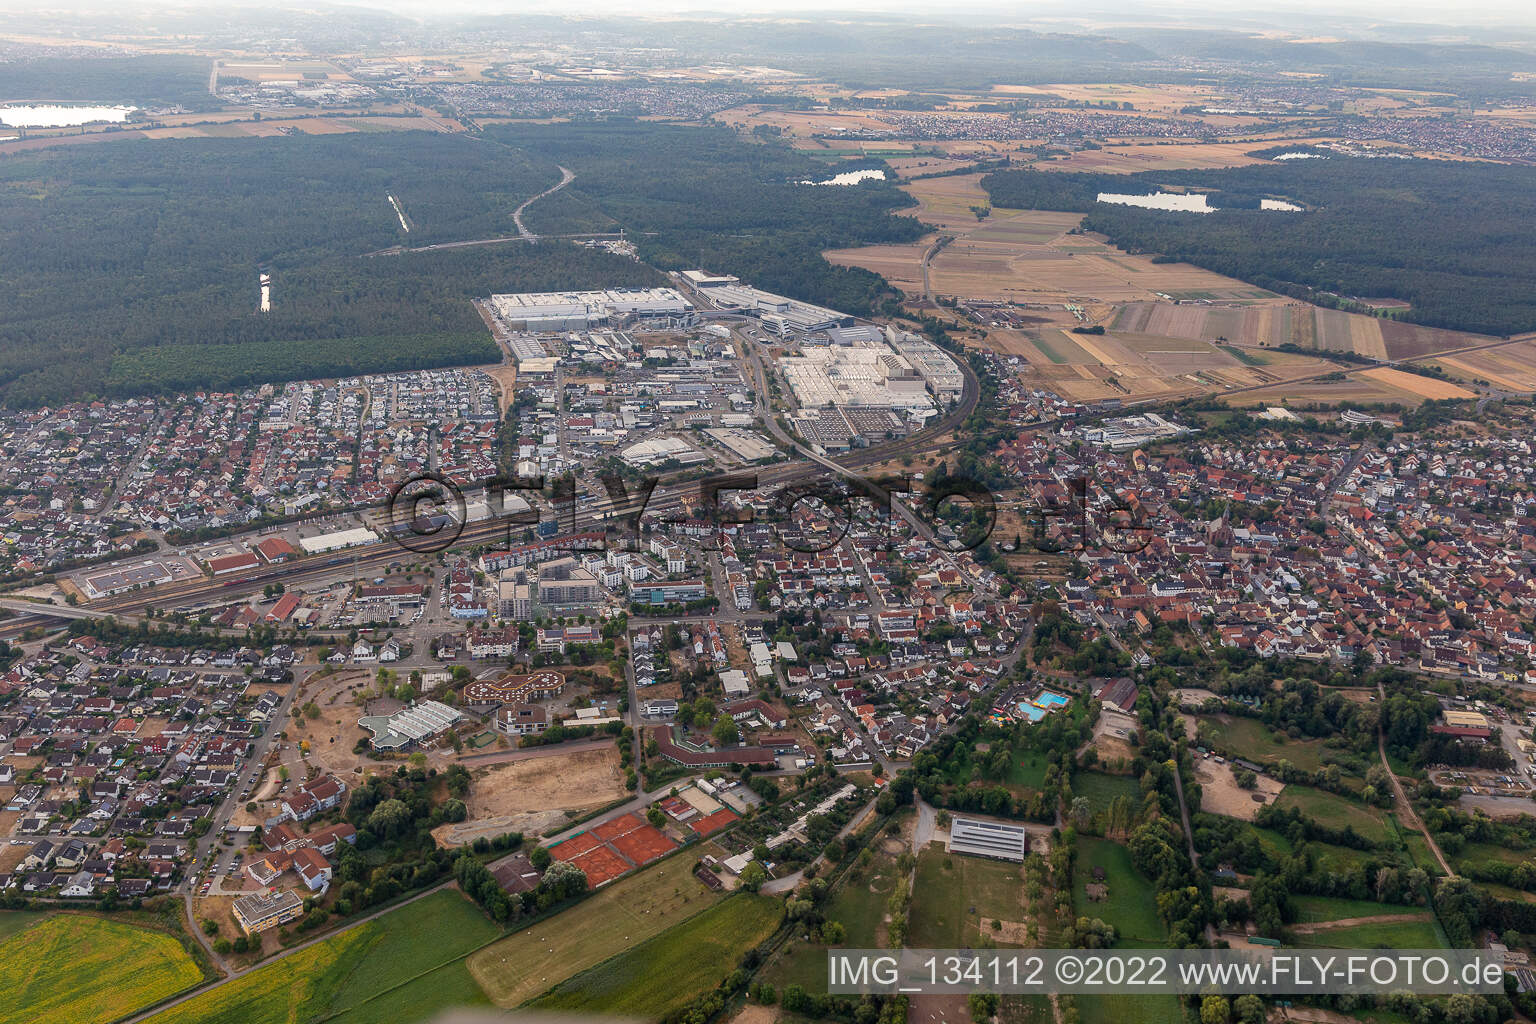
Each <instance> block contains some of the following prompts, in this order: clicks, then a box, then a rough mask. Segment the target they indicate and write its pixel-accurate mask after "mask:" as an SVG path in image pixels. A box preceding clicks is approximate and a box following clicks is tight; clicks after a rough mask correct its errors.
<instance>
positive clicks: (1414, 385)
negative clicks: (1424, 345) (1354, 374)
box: [1360, 366, 1477, 401]
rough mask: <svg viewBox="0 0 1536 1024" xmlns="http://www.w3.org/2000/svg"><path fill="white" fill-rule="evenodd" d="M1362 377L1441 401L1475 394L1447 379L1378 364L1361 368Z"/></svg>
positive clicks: (1471, 396) (1421, 396)
mask: <svg viewBox="0 0 1536 1024" xmlns="http://www.w3.org/2000/svg"><path fill="white" fill-rule="evenodd" d="M1360 376H1362V377H1369V378H1370V379H1372V380H1375V381H1380V382H1381V383H1383V384H1385V385H1387V386H1388V387H1393V388H1397V389H1398V390H1399V391H1406V392H1408V393H1409V394H1413V395H1417V396H1418V397H1420V398H1428V399H1432V400H1434V401H1441V400H1444V399H1447V398H1476V397H1477V394H1476V392H1473V391H1468V390H1467V389H1466V388H1464V387H1461V386H1459V385H1456V384H1452V383H1450V382H1449V381H1444V380H1436V379H1435V378H1433V377H1424V376H1421V375H1419V374H1417V373H1408V372H1407V371H1405V370H1398V369H1394V368H1393V367H1390V366H1378V367H1376V368H1375V369H1371V370H1362V371H1361V373H1360Z"/></svg>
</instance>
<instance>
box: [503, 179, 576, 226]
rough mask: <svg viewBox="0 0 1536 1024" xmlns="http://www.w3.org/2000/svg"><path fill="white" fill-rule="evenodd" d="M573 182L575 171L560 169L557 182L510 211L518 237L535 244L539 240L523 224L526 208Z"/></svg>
mask: <svg viewBox="0 0 1536 1024" xmlns="http://www.w3.org/2000/svg"><path fill="white" fill-rule="evenodd" d="M575 180H576V172H575V171H573V170H571V169H570V168H568V167H561V168H560V181H559V182H557V183H556V184H554V185H552V186H550V187H549V188H547V189H545V190H544V191H543V192H540V193H539V194H538V195H536V196H534V197H533V198H532V199H524V200H523V205H521V206H519V207H518V208H517V209H515V210H513V211H512V223H513V224H516V225H517V233H518V235H519V236H521V237H523V238H526V239H527V240H528V241H530V242H537V241H538V240H539V236H538V235H536V234H534V233H533V232H532V231H529V230H528V226H527V225H526V224H524V223H523V211H524V210H526V209H528V207H530V206H532V205H533V204H534V203H536V202H538V201H539V200H540V199H543V198H544V197H545V196H549V195H554V194H555V193H556V192H559V191H560V190H561V189H563V188H565V186H567V185H569V184H570V183H571V182H573V181H575Z"/></svg>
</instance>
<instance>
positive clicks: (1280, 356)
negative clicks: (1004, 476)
mask: <svg viewBox="0 0 1536 1024" xmlns="http://www.w3.org/2000/svg"><path fill="white" fill-rule="evenodd" d="M987 344H988V345H989V346H991V347H992V348H993V349H994V350H995V351H997V352H999V353H1002V354H1005V355H1012V356H1019V357H1021V358H1022V359H1024V360H1026V361H1027V363H1028V364H1029V365H1028V367H1027V369H1026V370H1025V371H1024V373H1023V377H1024V378H1025V379H1026V380H1027V381H1028V382H1029V383H1031V384H1033V385H1036V386H1042V387H1045V388H1048V389H1049V390H1051V391H1054V392H1056V393H1057V394H1060V395H1062V396H1063V397H1065V398H1071V399H1074V400H1077V401H1095V400H1098V399H1103V398H1119V399H1122V400H1125V401H1138V400H1141V399H1172V398H1180V397H1186V396H1192V395H1202V394H1216V395H1220V394H1225V393H1228V392H1233V391H1240V390H1242V389H1247V388H1255V387H1262V386H1264V385H1266V384H1272V383H1273V384H1278V383H1280V382H1282V381H1285V380H1288V379H1292V378H1295V377H1304V376H1312V375H1317V374H1323V373H1328V372H1329V371H1330V370H1331V369H1332V367H1331V365H1330V364H1329V363H1326V362H1324V361H1323V360H1321V359H1315V358H1312V357H1310V356H1301V355H1293V354H1290V353H1281V352H1264V353H1253V352H1245V351H1241V350H1237V349H1234V348H1232V347H1230V346H1223V345H1217V344H1214V343H1212V342H1206V341H1192V340H1189V339H1182V338H1170V337H1166V336H1160V335H1153V334H1134V333H1121V332H1117V331H1111V332H1109V333H1107V334H1101V335H1095V334H1076V333H1073V332H1072V331H1071V330H1068V329H1062V328H1039V329H1036V330H1028V331H1012V330H991V331H989V332H988V335H987Z"/></svg>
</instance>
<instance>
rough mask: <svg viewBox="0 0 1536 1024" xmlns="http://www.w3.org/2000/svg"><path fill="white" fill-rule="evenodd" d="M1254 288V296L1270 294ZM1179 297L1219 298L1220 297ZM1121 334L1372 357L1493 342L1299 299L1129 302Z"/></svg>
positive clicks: (1119, 319)
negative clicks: (1236, 303)
mask: <svg viewBox="0 0 1536 1024" xmlns="http://www.w3.org/2000/svg"><path fill="white" fill-rule="evenodd" d="M1248 287H1249V292H1248V297H1252V298H1260V297H1262V296H1267V295H1269V294H1270V293H1268V292H1265V291H1262V290H1261V289H1256V288H1252V287H1251V286H1248ZM1175 297H1176V298H1191V299H1216V298H1219V296H1217V295H1214V294H1191V295H1179V296H1175ZM1114 326H1115V328H1116V329H1117V330H1126V331H1142V332H1146V333H1149V334H1162V335H1167V336H1169V337H1174V338H1191V339H1197V338H1198V339H1202V340H1212V341H1228V342H1231V343H1232V344H1234V345H1248V346H1257V347H1261V348H1272V347H1277V346H1280V345H1287V344H1289V345H1297V346H1300V347H1301V348H1316V349H1325V350H1328V351H1331V352H1353V353H1355V354H1357V355H1362V356H1369V357H1370V358H1372V359H1381V360H1387V359H1407V358H1412V357H1415V356H1422V355H1426V354H1428V353H1432V352H1438V351H1446V350H1449V349H1457V348H1466V347H1467V346H1469V345H1477V344H1482V343H1485V342H1486V341H1487V340H1488V339H1487V338H1485V337H1483V336H1481V335H1476V334H1465V333H1462V332H1460V331H1445V330H1440V329H1439V328H1435V327H1420V326H1418V325H1417V324H1408V323H1400V322H1398V321H1395V320H1384V319H1380V318H1377V317H1372V316H1364V315H1362V314H1358V313H1345V312H1341V311H1340V310H1336V309H1322V308H1319V307H1317V306H1312V305H1308V304H1307V303H1303V302H1296V301H1293V300H1277V301H1276V302H1274V303H1271V304H1269V305H1265V306H1252V305H1249V306H1234V305H1222V306H1208V305H1196V304H1190V303H1180V304H1178V305H1173V304H1170V303H1161V302H1157V303H1154V302H1134V303H1127V304H1126V305H1125V307H1124V308H1122V309H1121V310H1120V312H1119V313H1118V314H1117V315H1116V317H1115V322H1114Z"/></svg>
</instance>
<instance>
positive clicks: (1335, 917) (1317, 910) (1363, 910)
mask: <svg viewBox="0 0 1536 1024" xmlns="http://www.w3.org/2000/svg"><path fill="white" fill-rule="evenodd" d="M1291 904H1292V905H1293V906H1295V908H1296V923H1297V924H1314V923H1317V922H1319V921H1342V920H1344V919H1345V918H1350V917H1374V916H1376V915H1377V914H1411V913H1413V912H1415V911H1417V910H1420V909H1422V908H1420V907H1406V906H1403V905H1402V904H1400V903H1377V902H1376V901H1375V900H1346V899H1340V898H1338V897H1335V896H1292V897H1291Z"/></svg>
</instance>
